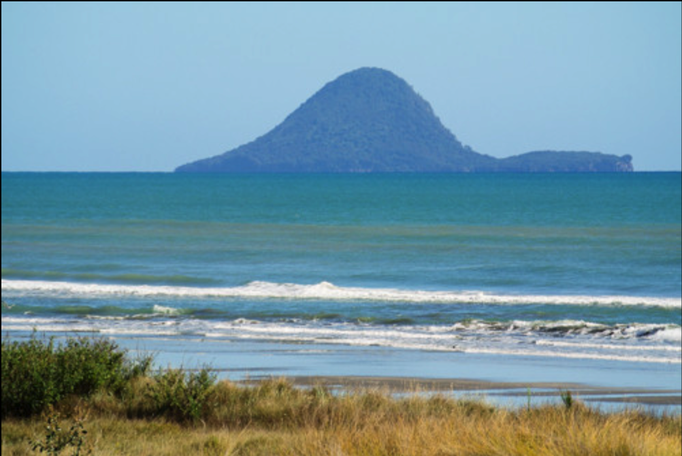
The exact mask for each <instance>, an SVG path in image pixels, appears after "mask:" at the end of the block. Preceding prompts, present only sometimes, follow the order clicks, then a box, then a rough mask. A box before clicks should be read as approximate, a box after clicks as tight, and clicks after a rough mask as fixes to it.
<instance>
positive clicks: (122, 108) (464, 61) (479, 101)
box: [2, 2, 682, 171]
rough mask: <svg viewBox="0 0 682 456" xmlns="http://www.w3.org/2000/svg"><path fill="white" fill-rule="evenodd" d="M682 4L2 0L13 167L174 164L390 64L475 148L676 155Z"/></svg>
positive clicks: (670, 162) (653, 159) (257, 130)
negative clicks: (331, 86)
mask: <svg viewBox="0 0 682 456" xmlns="http://www.w3.org/2000/svg"><path fill="white" fill-rule="evenodd" d="M681 16H682V13H681V10H680V3H679V2H670V3H655V2H643V3H615V2H605V3H579V2H577V3H446V2H438V3H425V2H418V3H366V2H362V3H310V2H306V3H279V2H278V3H267V4H261V3H253V2H247V3H199V2H196V3H181V2H172V3H162V2H150V3H138V2H131V3H108V2H102V3H86V2H74V3H43V2H36V3H20V2H10V3H5V2H3V3H2V170H3V171H171V170H172V169H174V168H175V167H176V166H179V165H181V164H184V163H186V162H189V161H193V160H196V159H200V158H205V157H209V156H213V155H217V154H220V153H222V152H225V151H227V150H229V149H232V148H234V147H236V146H239V145H241V144H243V143H246V142H249V141H251V140H253V139H255V138H256V137H258V136H261V135H263V134H265V133H267V132H268V131H269V130H270V129H271V128H273V127H274V126H275V125H277V124H278V123H280V122H281V121H282V120H284V118H285V117H286V116H287V115H288V114H289V113H290V112H292V111H293V110H294V109H296V108H297V107H298V106H299V105H300V104H301V103H303V102H304V101H305V100H306V99H308V98H309V97H310V96H311V95H313V94H314V93H315V92H316V91H317V90H319V89H320V88H321V87H322V86H323V85H324V84H325V83H327V82H329V81H331V80H333V79H335V78H336V77H338V76H339V75H341V74H343V73H345V72H348V71H351V70H354V69H357V68H359V67H363V66H374V67H380V68H385V69H387V70H390V71H392V72H393V73H395V74H396V75H398V76H400V77H402V78H403V79H405V80H406V81H407V82H408V83H409V84H410V85H412V87H414V89H415V90H416V91H417V92H418V93H420V94H421V95H422V96H423V97H424V98H425V99H426V100H427V101H428V102H430V103H431V106H432V107H433V109H434V111H435V113H436V115H438V116H439V117H440V119H441V121H442V122H443V124H444V125H445V126H446V127H447V128H449V129H450V130H451V131H452V132H453V133H454V134H455V135H456V136H457V138H458V139H459V140H460V141H461V142H463V143H464V144H467V145H469V146H471V147H472V148H473V149H474V150H476V151H477V152H480V153H484V154H489V155H493V156H495V157H507V156H510V155H516V154H520V153H524V152H529V151H533V150H548V149H552V150H588V151H600V152H604V153H609V154H616V155H624V154H631V155H632V156H633V157H634V161H633V163H634V166H635V169H636V170H639V171H652V170H654V171H658V170H680V167H681V161H682V143H681V136H682V133H681V128H682V118H681V112H682V76H681V71H680V66H681V64H680V60H681V56H682V50H681V42H682V32H681V29H680V18H681Z"/></svg>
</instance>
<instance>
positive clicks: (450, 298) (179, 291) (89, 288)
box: [2, 279, 682, 308]
mask: <svg viewBox="0 0 682 456" xmlns="http://www.w3.org/2000/svg"><path fill="white" fill-rule="evenodd" d="M2 292H3V295H5V294H7V296H29V295H30V296H48V297H50V296H51V297H64V298H67V297H83V296H87V297H140V298H145V297H175V298H184V297H193V298H242V299H297V300H330V301H377V302H409V303H431V304H434V303H436V304H437V303H443V304H449V303H459V304H468V303H469V304H500V305H524V304H558V305H585V306H589V305H599V306H650V307H664V308H682V298H678V297H674V298H670V297H646V296H599V295H596V296H589V295H580V296H578V295H516V294H495V293H488V292H482V291H429V290H408V289H397V288H362V287H340V286H336V285H334V284H332V283H329V282H320V283H317V284H313V285H303V284H294V283H272V282H262V281H254V282H249V283H248V284H246V285H242V286H235V287H186V286H165V285H117V284H93V283H71V282H50V281H28V280H5V279H3V280H2Z"/></svg>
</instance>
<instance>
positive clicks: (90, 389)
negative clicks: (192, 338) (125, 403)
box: [2, 335, 152, 419]
mask: <svg viewBox="0 0 682 456" xmlns="http://www.w3.org/2000/svg"><path fill="white" fill-rule="evenodd" d="M125 355H126V352H125V351H123V350H120V349H119V348H118V346H117V345H116V344H115V343H113V342H111V341H108V340H106V339H93V338H87V337H82V338H72V339H68V340H67V341H66V342H65V343H64V344H56V343H55V341H54V339H53V338H50V339H47V340H46V339H39V338H37V337H36V336H35V335H33V336H32V337H31V338H30V339H29V340H28V341H23V342H19V341H9V340H5V339H3V340H2V418H3V419H4V418H5V417H8V416H16V417H28V416H32V415H36V414H39V413H41V412H42V411H44V410H46V409H47V407H49V406H50V405H53V404H57V403H58V402H59V401H61V400H63V399H64V398H66V397H68V396H71V395H76V396H80V397H88V396H90V395H91V394H93V393H95V392H97V391H102V390H104V391H108V392H111V393H112V394H115V395H117V396H120V395H121V394H122V393H123V392H124V390H125V388H127V385H128V384H129V382H130V379H131V378H133V377H135V376H140V375H145V374H146V373H147V372H148V371H149V368H150V366H151V362H152V358H151V357H144V358H142V359H140V360H138V361H137V362H135V363H133V362H130V361H129V360H128V359H127V358H126V356H125Z"/></svg>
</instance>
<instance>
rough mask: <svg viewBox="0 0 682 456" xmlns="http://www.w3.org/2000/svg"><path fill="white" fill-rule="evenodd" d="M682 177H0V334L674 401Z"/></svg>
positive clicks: (225, 361) (209, 359)
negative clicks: (577, 385)
mask: <svg viewBox="0 0 682 456" xmlns="http://www.w3.org/2000/svg"><path fill="white" fill-rule="evenodd" d="M681 206H682V200H681V182H680V173H677V172H675V173H625V174H339V175H335V174H301V175H297V174H271V175H269V174H252V175H220V174H216V175H213V174H207V175H202V174H172V173H139V174H137V173H111V174H109V173H2V299H3V306H2V337H3V339H4V338H13V339H22V338H26V337H30V336H31V334H32V333H33V332H34V331H36V332H38V333H41V334H46V335H48V336H50V335H54V336H56V337H65V336H73V335H97V336H101V337H107V338H111V339H113V340H115V341H117V343H119V344H120V345H121V346H123V347H125V348H127V349H129V350H131V351H132V352H147V351H148V352H153V353H154V354H156V356H157V361H158V362H159V363H160V364H164V365H175V366H183V367H190V368H191V367H195V366H199V365H210V366H213V367H214V368H215V369H216V371H217V372H220V375H221V376H224V377H228V378H235V379H239V378H247V377H256V376H259V375H275V376H279V375H329V374H335V375H389V376H414V377H430V378H478V379H489V380H498V381H511V380H514V381H518V380H527V381H538V380H543V381H579V382H589V383H591V384H596V385H602V386H618V387H649V388H664V389H665V388H667V389H670V388H674V389H678V390H679V388H680V377H681V375H680V371H681V367H680V366H681V347H680V342H681V337H680V335H681V327H680V325H681V323H682V322H681V320H682V316H681V302H682V298H681V289H682V283H681V280H682V272H681V264H682V258H681V255H682V247H681V245H682V244H681V230H682V217H681V214H680V211H681Z"/></svg>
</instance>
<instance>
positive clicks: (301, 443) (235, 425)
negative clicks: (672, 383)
mask: <svg viewBox="0 0 682 456" xmlns="http://www.w3.org/2000/svg"><path fill="white" fill-rule="evenodd" d="M152 361H153V360H152V358H151V357H140V358H138V359H131V358H130V357H129V356H128V354H127V353H126V352H125V351H124V350H121V349H119V348H118V347H117V345H116V344H115V343H113V342H111V341H109V340H106V339H96V338H75V339H68V340H67V341H66V342H64V343H56V342H55V341H54V340H53V339H41V338H39V337H37V336H34V337H32V338H30V339H29V340H26V341H13V340H9V339H7V338H3V340H2V454H3V455H31V454H38V453H46V454H49V455H56V454H62V455H86V454H93V455H178V454H183V455H192V454H196V455H584V454H590V455H675V454H681V453H682V450H681V448H680V440H681V438H682V421H681V418H680V415H679V414H678V415H673V416H668V415H661V416H657V415H653V414H648V413H645V412H643V411H638V410H625V411H621V412H613V413H604V412H600V411H598V410H594V409H591V408H589V407H587V406H585V405H584V404H582V403H581V402H579V401H577V400H576V399H575V398H573V397H571V395H570V392H562V399H563V401H562V403H561V404H559V405H544V406H537V407H532V406H529V407H521V408H518V409H508V408H499V407H493V406H490V405H488V404H486V403H485V402H482V401H471V400H461V399H455V398H451V397H447V396H444V395H441V394H418V391H415V392H414V394H407V395H400V396H395V395H391V394H390V393H389V392H388V391H385V390H381V389H347V390H340V391H334V390H331V389H330V388H327V387H323V386H315V387H311V388H298V387H296V386H294V385H293V383H291V382H290V381H288V380H286V379H268V380H263V381H260V382H256V383H254V384H251V385H240V384H237V383H233V382H229V381H218V380H217V378H216V376H215V375H214V374H213V373H211V371H210V370H209V369H200V370H198V371H188V370H181V369H162V370H153V369H152V367H153V363H152Z"/></svg>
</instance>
